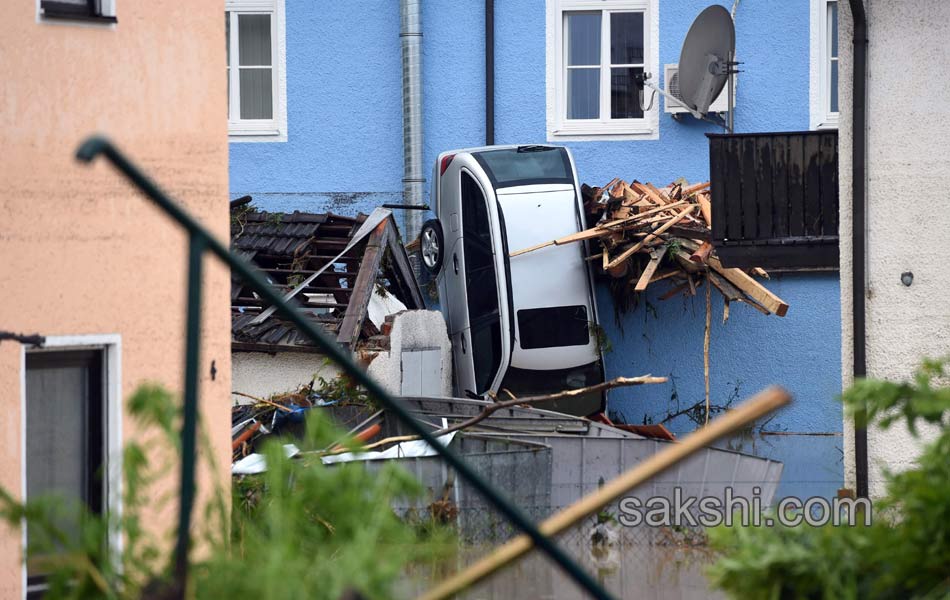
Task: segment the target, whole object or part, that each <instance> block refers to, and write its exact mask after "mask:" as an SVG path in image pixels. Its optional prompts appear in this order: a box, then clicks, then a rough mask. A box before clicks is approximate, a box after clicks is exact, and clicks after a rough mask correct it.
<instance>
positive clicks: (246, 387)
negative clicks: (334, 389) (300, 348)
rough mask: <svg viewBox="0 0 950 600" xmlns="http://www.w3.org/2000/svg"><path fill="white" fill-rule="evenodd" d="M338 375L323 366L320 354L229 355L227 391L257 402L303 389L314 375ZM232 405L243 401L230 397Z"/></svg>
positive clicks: (237, 397)
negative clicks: (252, 397)
mask: <svg viewBox="0 0 950 600" xmlns="http://www.w3.org/2000/svg"><path fill="white" fill-rule="evenodd" d="M340 372H341V371H340V369H339V367H337V366H336V365H333V364H326V363H325V357H324V356H323V355H322V354H313V353H306V352H280V353H277V354H268V353H266V352H234V353H233V354H231V389H232V390H233V391H236V392H243V393H245V394H250V395H251V396H256V397H258V398H268V397H270V396H272V395H274V394H279V393H282V392H290V391H294V390H296V389H298V388H299V387H300V386H302V385H307V384H308V383H310V380H311V379H313V377H314V375H316V376H318V377H323V378H324V379H326V380H328V381H329V380H330V379H333V378H334V377H336V376H337V374H339V373H340ZM231 399H232V400H233V401H234V402H246V401H247V398H242V397H241V396H236V395H232V396H231Z"/></svg>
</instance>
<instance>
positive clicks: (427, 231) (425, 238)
mask: <svg viewBox="0 0 950 600" xmlns="http://www.w3.org/2000/svg"><path fill="white" fill-rule="evenodd" d="M419 238H420V241H421V251H422V264H424V265H425V267H426V270H427V271H429V273H431V274H432V275H437V274H438V273H439V269H441V268H442V257H443V255H444V249H445V236H444V235H443V234H442V223H440V222H439V220H438V219H431V220H429V221H426V222H425V223H424V224H423V225H422V232H421V233H420V234H419Z"/></svg>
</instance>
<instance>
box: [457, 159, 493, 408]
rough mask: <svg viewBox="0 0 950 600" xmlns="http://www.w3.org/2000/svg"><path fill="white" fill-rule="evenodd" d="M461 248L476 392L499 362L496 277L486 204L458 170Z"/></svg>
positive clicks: (474, 185) (471, 180)
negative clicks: (460, 187) (460, 205)
mask: <svg viewBox="0 0 950 600" xmlns="http://www.w3.org/2000/svg"><path fill="white" fill-rule="evenodd" d="M461 178H462V180H461V186H462V189H461V192H462V193H461V198H462V248H463V250H464V252H465V297H466V300H467V301H468V322H469V327H471V338H472V357H473V360H474V366H475V383H476V386H477V389H476V390H475V391H476V392H478V393H481V392H483V391H484V390H485V389H487V388H488V386H489V385H491V382H492V379H494V377H495V373H497V372H498V367H499V366H500V364H501V326H500V323H499V312H498V277H497V273H496V272H495V257H494V252H493V249H492V231H491V221H490V220H489V218H488V203H487V202H486V199H485V195H484V194H483V193H482V190H481V188H480V187H478V183H476V182H475V179H474V178H473V177H472V176H471V175H470V174H469V173H467V172H465V171H462V172H461Z"/></svg>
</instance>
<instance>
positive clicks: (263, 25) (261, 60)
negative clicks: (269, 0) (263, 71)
mask: <svg viewBox="0 0 950 600" xmlns="http://www.w3.org/2000/svg"><path fill="white" fill-rule="evenodd" d="M238 54H239V58H240V65H241V66H242V67H251V66H254V67H261V66H264V67H269V66H270V64H271V55H270V15H253V14H249V15H238Z"/></svg>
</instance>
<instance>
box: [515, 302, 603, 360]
mask: <svg viewBox="0 0 950 600" xmlns="http://www.w3.org/2000/svg"><path fill="white" fill-rule="evenodd" d="M518 336H519V339H518V342H519V343H520V344H521V347H522V348H524V349H525V350H533V349H535V348H560V347H562V346H586V345H587V344H588V343H589V342H590V322H589V321H588V320H587V307H586V306H555V307H553V308H531V309H525V310H519V311H518Z"/></svg>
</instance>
